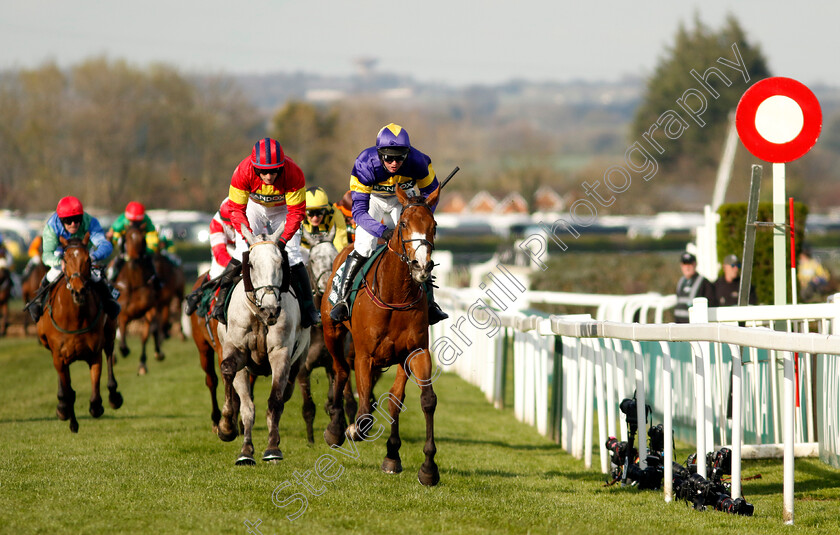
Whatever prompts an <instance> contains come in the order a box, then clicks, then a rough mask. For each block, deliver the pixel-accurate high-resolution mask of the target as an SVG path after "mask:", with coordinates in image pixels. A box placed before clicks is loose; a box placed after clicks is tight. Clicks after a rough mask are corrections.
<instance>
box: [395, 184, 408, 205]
mask: <svg viewBox="0 0 840 535" xmlns="http://www.w3.org/2000/svg"><path fill="white" fill-rule="evenodd" d="M394 192H395V193H396V194H397V200H399V201H400V204H401V205H403V206H405V205H406V204H408V193H406V192H405V190H403V189H402V188H401V187H400V185H399V184H396V185H395V186H394Z"/></svg>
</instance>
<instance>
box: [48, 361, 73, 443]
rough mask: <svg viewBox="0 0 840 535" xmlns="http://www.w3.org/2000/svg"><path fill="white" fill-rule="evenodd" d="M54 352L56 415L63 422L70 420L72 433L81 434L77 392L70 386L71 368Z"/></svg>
mask: <svg viewBox="0 0 840 535" xmlns="http://www.w3.org/2000/svg"><path fill="white" fill-rule="evenodd" d="M56 353H57V350H55V349H54V350H53V366H54V367H55V371H57V372H58V406H57V407H56V409H55V413H56V415H57V416H58V419H59V420H61V421H64V420H70V431H72V432H73V433H78V432H79V422H78V421H77V420H76V408H75V407H74V404H75V403H76V392H74V391H73V387H71V386H70V366H69V365H68V364H66V363H65V362H64V361H63V360H61V359H60V358H59V357H58V355H57V354H56Z"/></svg>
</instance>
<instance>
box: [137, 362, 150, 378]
mask: <svg viewBox="0 0 840 535" xmlns="http://www.w3.org/2000/svg"><path fill="white" fill-rule="evenodd" d="M147 373H149V370H147V369H146V365H145V364H141V365H140V366H139V367H138V368H137V375H146V374H147Z"/></svg>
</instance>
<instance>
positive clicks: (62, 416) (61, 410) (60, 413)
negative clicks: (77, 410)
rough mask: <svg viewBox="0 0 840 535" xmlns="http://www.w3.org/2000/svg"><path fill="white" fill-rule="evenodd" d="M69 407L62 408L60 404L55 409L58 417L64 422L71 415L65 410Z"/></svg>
mask: <svg viewBox="0 0 840 535" xmlns="http://www.w3.org/2000/svg"><path fill="white" fill-rule="evenodd" d="M66 410H67V409H64V408H62V407H61V406H60V405H59V406H58V407H56V409H55V415H56V416H58V419H59V420H61V421H62V422H64V421H66V420H68V419H70V415H69V414H67V412H65V411H66Z"/></svg>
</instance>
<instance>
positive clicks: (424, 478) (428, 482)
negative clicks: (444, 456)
mask: <svg viewBox="0 0 840 535" xmlns="http://www.w3.org/2000/svg"><path fill="white" fill-rule="evenodd" d="M417 481H419V482H420V483H421V484H422V485H425V486H427V487H434V486H435V485H437V484H438V483H440V472H438V469H437V466H435V467H434V471H433V472H432V473H429V472H426V471H425V470H423V467H420V471H419V472H417Z"/></svg>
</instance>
